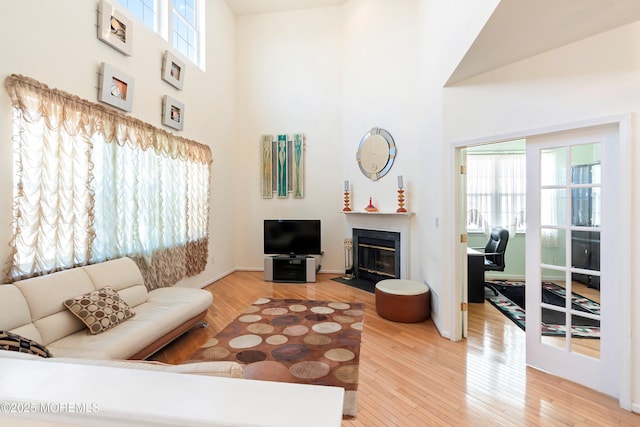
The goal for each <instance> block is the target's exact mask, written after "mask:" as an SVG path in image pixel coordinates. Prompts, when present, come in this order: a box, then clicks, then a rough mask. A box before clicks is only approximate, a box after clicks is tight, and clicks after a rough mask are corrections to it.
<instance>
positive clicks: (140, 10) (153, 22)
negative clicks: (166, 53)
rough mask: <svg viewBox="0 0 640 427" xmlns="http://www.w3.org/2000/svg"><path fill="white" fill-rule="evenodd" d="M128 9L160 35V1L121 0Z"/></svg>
mask: <svg viewBox="0 0 640 427" xmlns="http://www.w3.org/2000/svg"><path fill="white" fill-rule="evenodd" d="M119 1H120V3H122V4H123V5H124V6H126V8H127V9H129V11H130V12H131V13H132V14H133V16H135V17H136V18H138V19H139V20H141V21H142V22H144V23H145V25H146V26H147V27H149V28H151V29H152V30H153V31H155V32H156V33H160V25H159V22H158V17H159V13H158V7H157V3H158V0H119Z"/></svg>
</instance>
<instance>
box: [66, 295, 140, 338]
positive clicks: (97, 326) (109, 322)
mask: <svg viewBox="0 0 640 427" xmlns="http://www.w3.org/2000/svg"><path fill="white" fill-rule="evenodd" d="M64 305H65V307H67V308H68V309H69V310H70V311H71V313H73V314H74V315H75V316H76V317H78V319H80V320H82V322H83V323H84V324H85V325H87V328H89V332H90V333H91V334H92V335H96V334H99V333H101V332H104V331H106V330H107V329H110V328H113V327H114V326H116V325H117V324H118V323H121V322H124V321H125V320H127V319H128V318H130V317H131V316H133V315H134V314H135V313H134V312H133V311H132V310H131V308H129V305H128V304H127V303H126V302H124V301H123V300H122V299H121V298H120V295H118V293H117V292H116V291H114V290H113V289H111V288H110V287H108V286H107V287H105V288H102V289H98V290H97V291H93V292H90V293H88V294H85V295H80V296H77V297H75V298H71V299H68V300H66V301H65V302H64Z"/></svg>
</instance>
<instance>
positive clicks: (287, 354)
mask: <svg viewBox="0 0 640 427" xmlns="http://www.w3.org/2000/svg"><path fill="white" fill-rule="evenodd" d="M363 318H364V304H363V303H345V302H335V301H314V300H299V299H272V298H260V299H258V300H256V301H255V302H254V303H253V304H251V305H250V306H249V307H247V308H246V309H245V310H244V312H243V313H242V314H240V315H239V316H238V317H236V319H234V320H233V321H232V322H231V323H230V324H229V325H227V326H226V327H225V328H224V329H223V330H222V331H220V332H219V333H218V334H217V335H216V336H215V337H213V338H211V339H210V340H209V341H208V342H206V343H205V344H204V345H203V346H202V347H201V348H200V349H198V350H197V351H196V352H195V353H194V354H192V355H191V356H190V357H189V360H188V362H195V361H207V360H231V361H235V362H238V363H241V364H242V365H244V377H245V378H250V379H256V380H267V381H282V382H291V383H300V384H315V385H328V386H336V387H342V388H344V389H345V399H344V407H343V414H344V415H345V416H355V415H356V407H357V399H356V398H357V388H358V364H359V360H360V340H361V332H362V327H363ZM188 362H187V363H188Z"/></svg>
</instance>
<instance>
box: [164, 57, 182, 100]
mask: <svg viewBox="0 0 640 427" xmlns="http://www.w3.org/2000/svg"><path fill="white" fill-rule="evenodd" d="M185 71H186V69H185V65H184V62H182V61H180V60H179V59H178V57H177V56H176V55H174V54H173V53H171V52H169V51H168V50H165V51H164V58H163V60H162V80H164V81H165V82H167V83H169V84H170V85H172V86H174V87H176V88H178V89H180V90H182V85H183V84H184V73H185Z"/></svg>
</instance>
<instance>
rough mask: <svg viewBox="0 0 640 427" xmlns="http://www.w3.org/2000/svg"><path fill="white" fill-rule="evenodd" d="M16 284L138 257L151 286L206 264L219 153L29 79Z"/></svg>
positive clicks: (17, 181) (17, 111) (18, 115)
mask: <svg viewBox="0 0 640 427" xmlns="http://www.w3.org/2000/svg"><path fill="white" fill-rule="evenodd" d="M6 86H7V90H8V91H9V94H10V96H11V99H12V101H13V111H14V121H13V123H14V138H13V141H14V145H15V147H14V152H15V153H16V155H15V157H14V164H15V174H14V202H13V206H14V222H13V225H14V227H13V228H14V236H13V239H12V242H11V247H12V255H13V256H12V258H13V260H12V267H11V274H10V277H9V280H11V281H15V280H19V279H24V278H28V277H33V276H37V275H41V274H45V273H49V272H53V271H57V270H62V269H66V268H72V267H75V266H78V265H86V264H91V263H97V262H102V261H105V260H108V259H114V258H120V257H124V256H129V257H131V258H133V259H134V260H135V261H136V263H137V264H138V266H139V267H140V270H141V272H142V274H143V276H144V279H145V284H146V285H147V287H149V288H151V289H153V288H156V287H162V286H170V285H173V284H175V283H176V282H177V281H179V280H180V279H182V278H183V277H185V276H191V275H194V274H197V273H200V272H201V271H203V270H204V267H205V266H206V263H207V256H208V255H207V253H208V239H209V235H208V223H209V222H208V221H209V220H208V218H209V205H208V203H209V202H208V200H209V176H210V165H211V150H210V149H209V147H207V146H205V145H202V144H198V143H196V142H194V141H190V140H186V139H184V138H180V137H177V136H175V135H173V134H171V133H169V132H166V131H164V130H161V129H157V128H154V127H153V126H151V125H149V124H147V123H143V122H141V121H140V120H137V119H135V118H132V117H129V116H126V115H124V114H119V113H117V112H114V111H112V110H107V109H105V108H104V107H102V106H101V105H98V104H94V103H91V102H89V101H84V100H80V99H78V98H77V97H75V96H73V95H70V94H66V93H64V92H62V91H59V90H52V89H49V88H48V87H47V86H45V85H43V84H41V83H39V82H36V81H34V80H32V79H28V78H25V77H21V76H10V77H9V78H7V84H6Z"/></svg>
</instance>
